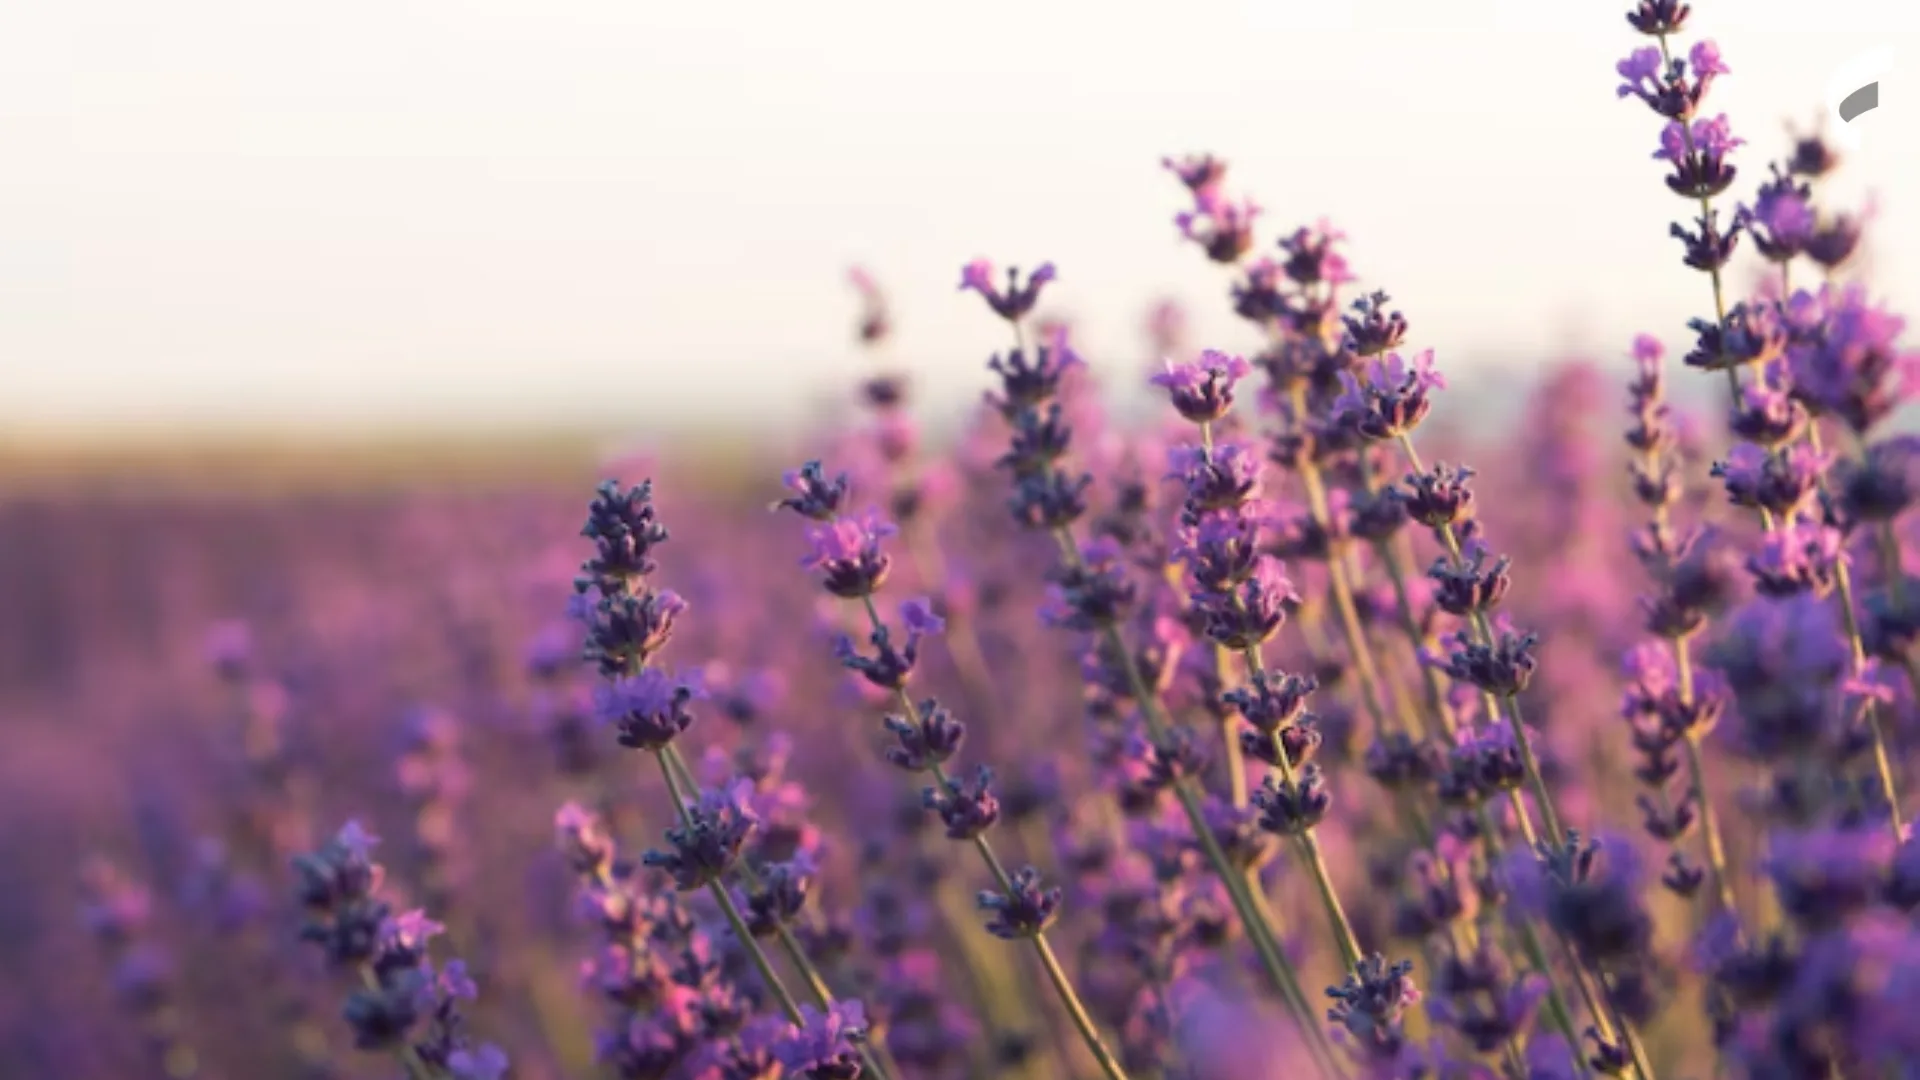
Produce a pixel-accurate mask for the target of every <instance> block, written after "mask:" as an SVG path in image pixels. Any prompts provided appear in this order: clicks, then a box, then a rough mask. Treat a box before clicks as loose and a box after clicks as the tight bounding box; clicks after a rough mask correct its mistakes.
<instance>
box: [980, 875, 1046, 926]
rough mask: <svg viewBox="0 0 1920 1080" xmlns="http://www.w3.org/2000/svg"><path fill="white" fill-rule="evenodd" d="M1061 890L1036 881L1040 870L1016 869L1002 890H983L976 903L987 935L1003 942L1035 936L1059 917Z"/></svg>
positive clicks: (1038, 879) (1038, 878) (1038, 880)
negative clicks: (985, 917) (985, 918)
mask: <svg viewBox="0 0 1920 1080" xmlns="http://www.w3.org/2000/svg"><path fill="white" fill-rule="evenodd" d="M1060 899H1061V891H1060V890H1059V889H1058V888H1048V887H1046V886H1045V885H1043V884H1042V883H1041V881H1040V871H1038V870H1035V869H1034V868H1033V867H1031V866H1028V867H1024V868H1022V869H1020V870H1016V871H1014V873H1013V876H1012V877H1011V878H1009V879H1008V881H1007V885H1006V888H1005V889H1004V890H994V889H989V890H984V891H982V892H981V893H980V895H979V898H978V904H979V907H980V910H981V911H984V912H986V913H987V933H989V934H992V935H993V936H994V937H997V938H1001V939H1004V940H1007V941H1018V940H1019V939H1021V938H1032V937H1038V936H1040V935H1041V934H1043V933H1045V932H1046V930H1047V927H1049V926H1052V925H1053V922H1054V920H1055V919H1057V918H1059V917H1060Z"/></svg>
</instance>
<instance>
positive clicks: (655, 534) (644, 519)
mask: <svg viewBox="0 0 1920 1080" xmlns="http://www.w3.org/2000/svg"><path fill="white" fill-rule="evenodd" d="M580 535H581V536H584V537H586V538H587V539H589V540H592V541H593V556H592V557H591V558H589V559H588V560H587V561H586V562H584V563H582V564H581V565H580V577H579V579H578V580H576V581H575V582H574V588H575V589H576V590H577V591H579V592H583V593H584V592H586V591H587V589H588V588H594V589H597V590H598V591H599V592H600V593H601V594H602V595H612V594H615V593H619V592H627V591H631V590H632V582H633V580H634V579H636V578H643V577H646V576H648V575H649V574H652V573H653V572H654V570H655V569H656V568H657V567H658V565H659V564H658V563H656V562H655V561H654V559H653V549H654V548H655V547H658V546H659V545H661V544H664V543H666V541H667V529H666V526H664V525H662V524H660V519H659V513H658V512H657V511H656V510H655V509H654V506H653V482H652V481H651V480H648V481H643V482H641V483H640V484H639V486H637V487H630V488H626V489H624V490H622V488H621V487H620V484H619V482H618V481H614V480H608V481H605V482H603V483H602V484H601V485H600V487H599V488H598V490H597V491H596V492H595V493H594V497H593V500H592V501H591V502H589V503H588V504H587V521H586V524H584V525H582V526H581V527H580Z"/></svg>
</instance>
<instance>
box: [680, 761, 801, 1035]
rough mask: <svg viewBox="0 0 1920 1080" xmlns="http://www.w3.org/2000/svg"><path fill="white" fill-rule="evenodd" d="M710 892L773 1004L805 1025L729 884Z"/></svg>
mask: <svg viewBox="0 0 1920 1080" xmlns="http://www.w3.org/2000/svg"><path fill="white" fill-rule="evenodd" d="M654 758H655V759H656V760H657V761H659V763H660V775H661V776H663V777H665V778H666V781H667V794H668V795H669V796H671V797H672V799H673V805H674V809H675V811H676V812H677V813H678V814H679V815H680V823H681V824H682V825H685V826H687V827H689V828H691V827H692V826H693V814H692V812H691V811H690V810H689V809H688V808H687V794H686V793H685V792H684V791H682V790H681V788H680V780H679V778H678V777H676V776H675V775H674V770H673V766H672V765H669V764H668V763H667V755H666V754H665V753H656V754H655V755H654ZM707 891H708V892H710V893H712V894H713V899H714V902H715V903H717V904H719V905H720V910H721V911H722V912H723V913H725V915H726V917H727V924H728V925H729V926H731V927H733V935H734V937H736V938H739V939H740V944H741V946H742V947H743V948H745V949H746V950H747V956H748V958H749V959H751V960H752V961H753V966H754V969H755V970H756V971H758V972H759V973H760V981H761V982H763V983H765V984H766V986H767V990H768V992H770V993H772V994H773V997H774V1000H775V1001H776V1002H778V1003H779V1005H780V1011H781V1012H783V1013H786V1014H787V1019H788V1020H790V1021H792V1022H793V1023H795V1024H801V1023H805V1022H806V1018H805V1017H804V1016H803V1015H802V1014H801V1012H800V1005H799V1003H798V1002H796V1001H795V1000H794V999H793V995H792V994H791V993H789V992H788V990H787V987H786V984H785V983H783V982H781V981H780V973H779V972H777V971H775V970H773V961H771V960H769V959H768V958H767V954H766V952H765V950H763V949H761V948H760V942H759V941H758V940H757V939H755V938H754V936H753V933H752V931H750V930H748V929H747V921H746V919H744V918H742V917H741V915H740V908H739V906H738V905H736V904H735V903H734V902H733V894H732V893H729V892H728V891H727V886H726V884H725V883H724V882H721V881H712V882H709V883H708V884H707Z"/></svg>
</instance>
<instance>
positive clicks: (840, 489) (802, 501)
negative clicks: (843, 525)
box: [773, 461, 852, 522]
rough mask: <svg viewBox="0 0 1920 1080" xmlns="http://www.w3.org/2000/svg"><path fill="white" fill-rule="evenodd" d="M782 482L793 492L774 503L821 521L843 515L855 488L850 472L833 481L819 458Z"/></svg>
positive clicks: (796, 470)
mask: <svg viewBox="0 0 1920 1080" xmlns="http://www.w3.org/2000/svg"><path fill="white" fill-rule="evenodd" d="M781 482H782V483H784V484H785V485H786V486H787V490H789V491H791V492H793V494H791V495H789V496H787V497H786V498H784V499H781V500H780V501H779V502H776V503H774V504H773V508H774V509H775V510H791V511H793V512H794V513H796V514H799V515H800V516H801V517H804V518H810V519H812V520H814V521H819V522H829V521H832V520H833V519H834V518H837V517H839V516H840V511H841V509H842V507H844V506H845V505H846V501H847V495H848V493H849V492H850V491H851V490H852V481H851V480H850V479H849V478H848V477H847V474H846V473H841V474H840V475H838V476H836V477H834V478H833V479H831V480H829V479H827V474H826V470H825V468H824V467H823V466H822V465H821V464H820V463H819V462H818V461H809V462H807V463H806V464H805V465H802V466H800V467H799V468H798V469H795V470H793V471H792V472H789V473H787V474H786V475H785V476H783V477H781Z"/></svg>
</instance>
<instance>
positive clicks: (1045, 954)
mask: <svg viewBox="0 0 1920 1080" xmlns="http://www.w3.org/2000/svg"><path fill="white" fill-rule="evenodd" d="M861 602H862V604H863V605H864V606H865V608H866V612H867V620H868V622H869V623H870V624H871V625H872V627H873V630H874V632H875V633H876V634H877V633H879V632H880V631H882V630H884V629H885V627H886V624H885V622H884V621H883V620H882V619H881V618H880V610H879V609H878V608H876V607H875V606H874V603H873V597H872V595H871V594H869V595H867V596H863V597H861ZM895 694H896V696H897V697H898V698H899V702H900V708H901V710H902V712H903V714H904V715H905V717H906V719H907V722H908V723H910V724H913V725H914V726H915V727H918V726H919V725H920V707H919V706H918V705H916V704H915V703H914V700H913V695H911V694H909V693H907V690H906V687H904V686H902V687H899V688H898V689H896V690H895ZM931 771H932V773H933V778H934V780H935V781H936V782H937V783H939V785H940V786H941V788H943V789H945V790H946V791H950V792H957V791H958V790H959V789H958V788H957V787H955V786H954V783H953V781H952V779H951V778H949V777H948V776H947V773H946V770H945V769H943V768H941V767H940V766H939V765H938V764H937V763H936V764H935V765H933V767H932V770H931ZM973 847H974V850H976V851H978V852H979V853H980V859H981V861H983V862H985V863H986V864H987V869H988V870H990V871H992V873H993V877H994V880H995V881H996V882H998V883H999V886H1000V889H1001V891H1002V892H1010V891H1011V889H1012V888H1013V879H1012V878H1011V877H1010V876H1009V875H1008V874H1007V871H1006V867H1004V866H1002V865H1001V863H1000V857H999V856H998V855H996V854H994V850H993V844H992V842H991V841H989V840H988V839H987V838H986V837H985V836H984V835H981V836H975V837H974V838H973ZM1031 940H1032V942H1033V948H1034V952H1035V953H1036V954H1038V955H1039V957H1040V962H1041V964H1042V966H1044V967H1045V968H1046V969H1047V977H1048V979H1049V980H1051V981H1052V982H1053V988H1054V991H1055V992H1056V993H1057V994H1058V995H1059V997H1060V1003H1061V1004H1062V1005H1063V1006H1065V1007H1066V1010H1067V1015H1068V1017H1069V1018H1070V1019H1072V1021H1073V1025H1074V1027H1075V1028H1077V1029H1078V1030H1079V1032H1080V1037H1081V1039H1082V1040H1083V1041H1085V1043H1086V1044H1087V1050H1088V1052H1090V1053H1091V1054H1093V1059H1094V1061H1095V1062H1097V1063H1098V1064H1099V1066H1100V1071H1101V1073H1102V1074H1104V1075H1105V1076H1106V1077H1107V1080H1127V1074H1126V1070H1124V1069H1122V1068H1121V1067H1120V1059H1119V1058H1117V1057H1115V1056H1114V1054H1113V1051H1111V1050H1109V1049H1107V1044H1106V1040H1105V1039H1103V1038H1101V1036H1100V1032H1099V1029H1097V1028H1096V1027H1095V1026H1094V1023H1093V1018H1092V1017H1091V1016H1090V1015H1088V1013H1087V1008H1086V1006H1085V1005H1084V1004H1082V1002H1081V1001H1080V995H1079V994H1078V993H1076V992H1075V991H1074V989H1073V983H1072V982H1071V981H1070V980H1069V979H1068V978H1067V975H1066V972H1065V971H1063V970H1062V969H1061V968H1060V961H1059V959H1058V958H1057V957H1055V956H1054V953H1053V947H1052V946H1051V945H1049V944H1048V943H1047V937H1046V934H1045V933H1044V932H1036V933H1035V934H1034V935H1033V937H1032V939H1031Z"/></svg>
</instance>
